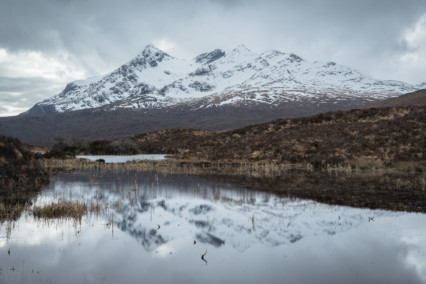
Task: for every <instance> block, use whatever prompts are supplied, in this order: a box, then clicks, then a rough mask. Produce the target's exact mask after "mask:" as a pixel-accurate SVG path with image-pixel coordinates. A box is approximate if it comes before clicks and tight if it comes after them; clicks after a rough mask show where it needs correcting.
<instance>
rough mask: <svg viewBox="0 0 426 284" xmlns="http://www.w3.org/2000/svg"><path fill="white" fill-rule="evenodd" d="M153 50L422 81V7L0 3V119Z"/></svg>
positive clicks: (314, 1) (425, 53) (156, 0)
mask: <svg viewBox="0 0 426 284" xmlns="http://www.w3.org/2000/svg"><path fill="white" fill-rule="evenodd" d="M150 43H152V44H154V45H156V46H157V47H158V48H160V49H162V50H164V51H166V52H168V53H169V54H171V55H173V56H175V57H180V58H193V57H195V56H196V55H198V54H199V53H202V52H207V51H211V50H213V49H215V48H221V49H223V50H225V51H227V50H231V49H232V48H234V47H235V46H237V45H238V44H240V43H243V44H244V45H246V46H247V47H248V48H250V49H251V50H252V51H254V52H262V51H264V50H267V49H278V50H281V51H283V52H293V53H295V54H297V55H299V56H301V57H302V58H304V59H307V60H323V61H335V62H338V63H340V64H344V65H348V66H351V67H354V68H356V69H358V70H360V71H361V72H364V73H366V74H370V75H372V76H374V77H376V78H379V79H394V80H400V81H406V82H409V83H412V84H418V83H421V82H424V81H426V0H294V1H290V0H276V1H274V0H270V1H268V0H152V1H148V0H117V1H108V0H0V116H8V115H15V114H18V113H20V112H22V111H25V110H27V109H28V108H30V107H31V106H32V105H34V104H35V103H36V102H39V101H41V100H43V99H46V98H48V97H51V96H53V95H55V94H57V93H59V92H60V91H61V90H62V89H63V88H64V87H65V85H66V83H68V82H70V81H73V80H77V79H84V78H87V77H93V76H97V75H102V74H105V73H108V72H111V71H113V69H115V68H116V67H118V66H120V65H121V64H123V63H125V62H127V61H129V60H130V59H131V58H133V57H134V56H135V55H137V54H138V53H139V52H140V51H141V50H142V49H143V48H144V46H145V45H147V44H150Z"/></svg>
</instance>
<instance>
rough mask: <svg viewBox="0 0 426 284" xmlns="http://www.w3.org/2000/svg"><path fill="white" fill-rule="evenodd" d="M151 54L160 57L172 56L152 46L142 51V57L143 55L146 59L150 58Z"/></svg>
mask: <svg viewBox="0 0 426 284" xmlns="http://www.w3.org/2000/svg"><path fill="white" fill-rule="evenodd" d="M151 54H153V55H154V56H158V55H160V54H163V55H167V56H170V55H168V54H167V53H166V52H164V51H162V50H161V49H159V48H157V47H156V46H154V45H152V44H148V45H146V46H145V48H144V49H143V50H142V52H141V55H143V56H144V57H147V56H149V55H151Z"/></svg>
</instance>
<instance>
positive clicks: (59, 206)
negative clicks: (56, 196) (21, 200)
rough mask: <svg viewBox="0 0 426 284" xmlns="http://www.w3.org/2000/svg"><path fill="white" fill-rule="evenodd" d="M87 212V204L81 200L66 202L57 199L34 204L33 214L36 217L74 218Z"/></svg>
mask: <svg viewBox="0 0 426 284" xmlns="http://www.w3.org/2000/svg"><path fill="white" fill-rule="evenodd" d="M86 213H87V205H86V204H85V203H83V202H79V201H73V202H67V201H64V200H58V201H56V202H52V203H50V204H47V205H44V206H35V207H34V208H33V215H34V216H35V217H37V218H45V219H53V218H75V219H81V218H82V217H83V216H84V215H85V214H86Z"/></svg>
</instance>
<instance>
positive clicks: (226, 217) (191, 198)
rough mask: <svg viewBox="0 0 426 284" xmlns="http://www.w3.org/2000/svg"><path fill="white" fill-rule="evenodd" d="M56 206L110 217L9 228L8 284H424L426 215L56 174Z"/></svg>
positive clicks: (119, 176)
mask: <svg viewBox="0 0 426 284" xmlns="http://www.w3.org/2000/svg"><path fill="white" fill-rule="evenodd" d="M58 199H62V200H67V201H71V200H73V201H76V200H78V201H82V202H85V203H87V204H90V203H92V204H97V205H98V206H100V208H102V209H101V210H100V211H99V213H89V215H87V216H85V217H84V218H83V219H82V220H81V221H79V220H72V219H65V220H64V219H62V220H60V219H56V220H40V219H34V218H33V217H32V216H31V215H30V214H29V213H26V214H23V215H22V216H21V218H20V219H19V220H17V221H16V222H3V224H2V225H1V228H0V252H1V253H0V269H1V270H0V283H15V282H21V283H34V282H35V283H37V282H42V283H44V282H51V283H83V282H85V283H117V282H121V283H136V282H148V283H170V282H176V283H195V282H201V283H218V282H223V283H235V282H246V283H260V282H262V283H283V282H285V283H362V282H364V283H372V282H374V283H402V282H404V283H424V282H425V281H426V228H425V227H424V226H422V225H420V224H426V215H425V214H414V213H404V212H391V211H384V210H368V209H357V208H350V207H343V206H330V205H324V204H320V203H317V202H314V201H309V200H298V199H289V198H281V197H278V196H276V195H272V194H269V193H265V192H256V191H252V190H246V189H244V188H238V187H236V186H233V185H231V184H226V183H218V182H213V181H209V180H206V179H203V178H200V177H195V176H186V175H163V174H159V173H149V172H132V171H124V172H121V173H116V172H113V171H92V172H89V171H80V172H71V173H65V174H59V175H57V176H53V177H52V179H51V184H50V185H49V187H48V188H47V189H46V190H45V191H43V192H42V193H41V194H39V196H38V197H37V198H36V199H35V200H34V203H35V205H38V206H40V205H43V204H49V203H51V202H52V201H55V200H58ZM194 240H195V242H194ZM9 249H10V255H9V254H8V253H7V251H8V250H9ZM206 251H208V254H207V255H205V258H206V260H208V264H207V262H206V263H204V261H203V260H202V259H201V256H202V255H203V254H204V253H205V252H206ZM206 264H207V266H206Z"/></svg>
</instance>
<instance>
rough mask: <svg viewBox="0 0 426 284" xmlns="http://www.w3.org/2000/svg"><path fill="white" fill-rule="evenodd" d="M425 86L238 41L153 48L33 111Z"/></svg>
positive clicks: (264, 99) (333, 95) (343, 94)
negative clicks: (182, 51) (183, 49)
mask: <svg viewBox="0 0 426 284" xmlns="http://www.w3.org/2000/svg"><path fill="white" fill-rule="evenodd" d="M425 87H426V82H425V83H423V84H421V85H411V84H408V83H404V82H399V81H389V80H377V79H375V78H373V77H371V76H368V75H364V74H362V73H361V72H359V71H357V70H354V69H352V68H350V67H347V66H344V65H340V64H337V63H335V62H331V61H330V62H318V61H314V62H310V61H306V60H304V59H303V58H301V57H299V56H297V55H296V54H293V53H284V52H281V51H278V50H268V51H265V52H263V53H261V54H256V53H253V52H252V51H250V50H249V49H248V48H247V47H245V46H244V45H239V46H237V47H236V48H234V49H233V50H231V51H230V52H225V51H222V50H220V49H215V50H213V51H211V52H207V53H203V54H200V55H198V56H196V57H195V58H193V59H191V60H184V59H179V58H175V57H173V56H171V55H169V54H167V53H165V52H163V51H161V50H159V49H158V48H156V47H154V46H153V45H148V46H146V47H145V49H144V50H143V51H142V52H141V53H140V54H138V55H137V56H136V57H135V58H134V59H132V60H131V61H129V62H128V63H126V64H124V65H122V66H120V67H119V68H118V69H116V70H115V71H113V72H111V73H109V74H107V75H105V76H102V77H97V78H91V79H88V80H80V81H74V82H72V83H69V84H68V85H67V86H66V87H65V89H64V90H63V91H62V92H61V93H59V94H58V95H56V96H54V97H52V98H49V99H47V100H44V101H42V102H40V103H38V104H36V105H35V106H34V107H33V108H32V109H30V110H29V111H28V112H29V113H54V112H66V111H73V110H81V109H90V108H97V107H102V106H108V107H109V109H119V108H129V109H143V108H164V107H169V106H173V105H178V104H189V105H193V106H197V105H198V106H200V105H202V106H203V107H211V106H218V105H227V104H250V103H264V104H271V105H277V104H280V103H284V102H286V101H294V100H296V101H297V100H300V99H310V98H316V99H317V98H322V97H324V98H325V99H327V100H330V99H338V98H346V99H357V98H361V99H364V100H381V99H386V98H389V97H394V96H398V95H400V94H403V93H408V92H413V91H416V90H418V89H421V88H425Z"/></svg>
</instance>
